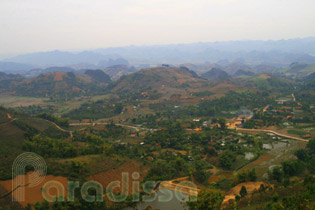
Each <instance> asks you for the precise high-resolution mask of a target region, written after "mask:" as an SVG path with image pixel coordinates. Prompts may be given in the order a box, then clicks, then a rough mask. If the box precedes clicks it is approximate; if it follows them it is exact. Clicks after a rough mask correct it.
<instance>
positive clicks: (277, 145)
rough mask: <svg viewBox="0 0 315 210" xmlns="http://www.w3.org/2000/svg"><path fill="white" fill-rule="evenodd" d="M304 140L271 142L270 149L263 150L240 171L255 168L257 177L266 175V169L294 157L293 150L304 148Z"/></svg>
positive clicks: (260, 177)
mask: <svg viewBox="0 0 315 210" xmlns="http://www.w3.org/2000/svg"><path fill="white" fill-rule="evenodd" d="M305 146H306V142H301V141H293V140H290V141H289V143H288V144H287V143H284V142H273V144H272V149H270V150H264V151H263V153H262V154H261V156H260V157H259V158H258V159H257V160H255V161H253V162H251V163H250V164H248V165H246V166H245V167H243V168H242V169H241V170H240V171H244V170H248V169H252V168H256V172H257V175H258V178H259V179H263V178H265V177H266V173H267V171H268V170H269V169H270V168H271V167H272V166H275V165H281V162H283V161H285V160H292V159H295V158H296V157H295V155H294V152H295V151H296V150H298V149H302V148H305Z"/></svg>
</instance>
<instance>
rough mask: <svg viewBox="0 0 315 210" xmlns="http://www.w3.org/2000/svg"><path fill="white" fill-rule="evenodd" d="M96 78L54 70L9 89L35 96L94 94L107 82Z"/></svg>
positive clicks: (18, 93)
mask: <svg viewBox="0 0 315 210" xmlns="http://www.w3.org/2000/svg"><path fill="white" fill-rule="evenodd" d="M104 74H105V73H104ZM94 78H95V77H94ZM94 78H93V77H91V76H89V75H87V74H76V73H73V72H52V73H47V74H41V75H40V76H38V77H36V78H33V79H24V80H22V81H21V82H17V83H15V84H13V85H11V87H9V91H11V92H13V93H16V94H17V95H23V96H34V97H47V96H49V97H73V96H80V95H88V94H91V95H94V94H97V93H99V92H101V91H102V90H103V89H104V85H105V84H106V83H100V82H98V81H97V80H95V79H94Z"/></svg>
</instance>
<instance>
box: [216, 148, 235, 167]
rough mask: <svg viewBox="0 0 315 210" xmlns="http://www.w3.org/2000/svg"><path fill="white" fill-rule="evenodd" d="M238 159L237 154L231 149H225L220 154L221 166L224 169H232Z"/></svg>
mask: <svg viewBox="0 0 315 210" xmlns="http://www.w3.org/2000/svg"><path fill="white" fill-rule="evenodd" d="M235 160H236V154H235V153H234V152H232V151H231V150H225V151H223V152H222V153H221V154H220V155H219V161H220V166H221V167H222V168H224V169H231V167H232V164H233V163H234V162H235Z"/></svg>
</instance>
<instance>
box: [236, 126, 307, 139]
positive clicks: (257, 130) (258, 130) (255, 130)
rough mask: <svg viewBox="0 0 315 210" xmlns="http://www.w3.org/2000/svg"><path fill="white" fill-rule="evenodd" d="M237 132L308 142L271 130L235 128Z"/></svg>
mask: <svg viewBox="0 0 315 210" xmlns="http://www.w3.org/2000/svg"><path fill="white" fill-rule="evenodd" d="M236 130H237V131H253V132H265V133H273V134H275V135H277V136H281V137H284V138H288V139H294V140H298V141H304V142H309V140H307V139H302V138H299V137H295V136H289V135H285V134H282V133H277V132H276V131H273V130H265V129H247V128H236Z"/></svg>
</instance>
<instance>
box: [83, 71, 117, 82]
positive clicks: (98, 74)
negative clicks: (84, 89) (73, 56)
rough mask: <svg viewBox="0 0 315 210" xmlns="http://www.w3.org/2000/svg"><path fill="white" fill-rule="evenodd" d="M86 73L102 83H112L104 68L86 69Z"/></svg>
mask: <svg viewBox="0 0 315 210" xmlns="http://www.w3.org/2000/svg"><path fill="white" fill-rule="evenodd" d="M84 74H86V75H89V76H90V77H91V78H92V79H94V80H95V81H98V82H101V83H110V81H111V79H110V77H109V76H108V75H107V74H105V72H103V71H102V70H86V71H85V73H84Z"/></svg>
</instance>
